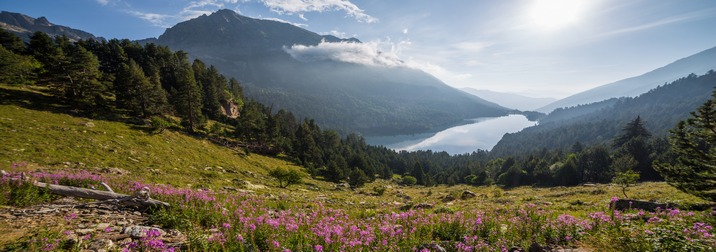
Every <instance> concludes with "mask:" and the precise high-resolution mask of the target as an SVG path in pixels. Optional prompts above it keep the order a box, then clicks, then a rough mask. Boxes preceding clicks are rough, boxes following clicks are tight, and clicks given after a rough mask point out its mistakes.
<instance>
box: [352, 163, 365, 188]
mask: <svg viewBox="0 0 716 252" xmlns="http://www.w3.org/2000/svg"><path fill="white" fill-rule="evenodd" d="M366 182H368V177H367V176H366V175H365V173H364V172H363V171H362V170H360V169H357V168H353V169H352V170H351V172H350V174H349V175H348V184H349V185H350V186H351V187H353V188H358V187H363V185H365V183H366Z"/></svg>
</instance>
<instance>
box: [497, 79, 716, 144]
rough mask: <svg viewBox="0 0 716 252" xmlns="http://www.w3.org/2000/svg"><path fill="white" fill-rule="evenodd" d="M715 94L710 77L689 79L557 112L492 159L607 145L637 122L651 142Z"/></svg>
mask: <svg viewBox="0 0 716 252" xmlns="http://www.w3.org/2000/svg"><path fill="white" fill-rule="evenodd" d="M714 88H716V72H714V71H713V70H712V71H708V72H707V73H706V74H704V75H701V76H697V75H695V74H690V75H688V76H685V77H682V78H680V79H678V80H676V81H674V82H672V83H669V84H667V85H663V86H659V87H657V88H654V89H652V90H650V91H649V92H646V93H644V94H642V95H639V96H637V97H622V98H612V99H608V100H604V101H601V102H596V103H591V104H588V105H580V106H574V107H570V108H559V109H557V110H555V111H553V112H552V113H550V114H549V115H548V116H547V117H545V118H542V119H540V124H539V125H537V126H533V127H529V128H525V129H523V130H522V131H520V132H517V133H513V134H505V135H504V136H503V137H502V140H500V142H498V143H497V145H496V146H495V147H494V148H493V149H492V154H495V155H497V156H508V155H517V154H525V153H536V152H539V151H540V150H543V149H548V150H554V149H562V150H565V149H567V148H569V147H570V146H572V145H573V144H575V143H577V142H579V143H581V144H584V145H586V146H589V145H594V144H606V145H609V144H610V143H611V141H612V139H614V138H615V137H616V136H617V135H618V134H620V133H621V130H622V128H623V127H624V126H625V125H626V124H627V123H628V122H630V121H632V120H634V119H635V118H637V117H641V119H642V120H644V121H645V122H646V128H647V129H648V130H649V131H650V132H651V133H652V135H653V136H655V137H664V136H666V135H667V134H668V131H669V130H670V129H672V128H674V127H675V126H676V124H677V122H679V121H680V120H684V119H686V118H687V117H688V116H689V115H690V114H689V112H691V111H694V110H696V108H698V107H699V106H701V105H702V104H703V103H704V102H706V100H708V99H710V98H712V96H711V94H712V92H713V91H714Z"/></svg>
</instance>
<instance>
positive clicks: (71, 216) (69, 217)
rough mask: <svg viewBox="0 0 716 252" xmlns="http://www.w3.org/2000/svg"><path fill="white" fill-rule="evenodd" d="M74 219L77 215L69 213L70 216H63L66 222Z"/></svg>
mask: <svg viewBox="0 0 716 252" xmlns="http://www.w3.org/2000/svg"><path fill="white" fill-rule="evenodd" d="M76 218H77V215H76V214H74V213H71V214H69V215H67V216H65V220H67V221H70V220H74V219H76Z"/></svg>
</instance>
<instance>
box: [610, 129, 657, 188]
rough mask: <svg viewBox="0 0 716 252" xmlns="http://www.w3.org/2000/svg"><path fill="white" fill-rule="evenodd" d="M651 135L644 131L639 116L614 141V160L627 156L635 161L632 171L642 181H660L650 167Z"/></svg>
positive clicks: (651, 159)
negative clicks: (637, 174) (638, 175)
mask: <svg viewBox="0 0 716 252" xmlns="http://www.w3.org/2000/svg"><path fill="white" fill-rule="evenodd" d="M650 137H651V133H650V132H649V131H648V130H647V129H646V127H645V122H644V121H643V120H642V119H641V117H640V116H637V117H636V118H635V119H634V120H633V121H631V122H629V123H627V125H626V126H624V128H622V134H621V135H619V136H618V137H617V138H615V139H614V142H613V147H615V148H617V151H616V152H617V154H616V158H619V157H620V156H623V155H629V156H631V157H632V158H634V160H636V163H637V164H636V166H635V167H634V171H635V172H638V173H639V174H640V175H641V177H640V178H641V179H642V180H660V179H661V177H660V176H659V173H657V172H656V171H655V170H654V167H653V165H652V163H653V157H652V155H651V153H652V150H651V144H650V143H649V139H650Z"/></svg>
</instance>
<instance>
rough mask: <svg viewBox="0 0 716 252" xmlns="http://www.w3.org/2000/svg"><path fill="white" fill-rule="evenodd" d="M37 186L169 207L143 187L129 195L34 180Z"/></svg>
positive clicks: (86, 196) (79, 195)
mask: <svg viewBox="0 0 716 252" xmlns="http://www.w3.org/2000/svg"><path fill="white" fill-rule="evenodd" d="M33 184H34V185H35V186H37V187H42V188H47V189H48V190H49V191H50V192H52V193H54V194H57V195H62V196H70V197H77V198H83V199H96V200H106V201H114V202H116V203H119V204H122V205H126V206H132V207H144V208H166V207H169V203H166V202H163V201H159V200H155V199H152V198H150V197H149V189H148V188H143V190H142V191H141V192H140V193H139V195H137V196H130V195H126V194H121V193H115V192H111V191H100V190H93V189H87V188H80V187H74V186H63V185H55V184H48V183H43V182H34V183H33Z"/></svg>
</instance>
